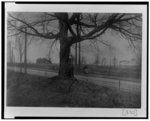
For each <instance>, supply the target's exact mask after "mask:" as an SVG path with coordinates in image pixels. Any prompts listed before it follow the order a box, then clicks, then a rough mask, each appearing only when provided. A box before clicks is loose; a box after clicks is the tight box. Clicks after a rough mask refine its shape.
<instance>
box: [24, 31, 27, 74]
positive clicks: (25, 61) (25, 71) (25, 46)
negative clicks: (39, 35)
mask: <svg viewBox="0 0 150 121" xmlns="http://www.w3.org/2000/svg"><path fill="white" fill-rule="evenodd" d="M25 31H27V29H26V30H25ZM24 42H25V44H24V73H25V74H26V73H27V34H26V33H25V41H24Z"/></svg>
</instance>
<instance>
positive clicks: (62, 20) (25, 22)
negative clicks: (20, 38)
mask: <svg viewBox="0 0 150 121" xmlns="http://www.w3.org/2000/svg"><path fill="white" fill-rule="evenodd" d="M19 14H20V13H19ZM22 14H24V15H26V16H25V17H26V19H22V18H21V17H18V13H9V18H10V19H9V21H8V24H9V25H10V26H11V27H12V28H13V29H15V30H17V31H16V34H17V33H26V34H28V35H31V36H36V37H41V38H45V39H49V40H50V41H54V42H55V41H56V40H59V43H60V56H59V57H60V58H59V59H60V65H59V77H61V78H72V77H73V74H72V75H70V73H69V72H70V68H69V65H70V61H69V55H70V48H71V46H72V45H73V44H75V43H78V42H81V41H86V40H91V41H94V40H95V39H96V38H98V37H101V36H102V35H103V34H104V33H105V34H107V31H110V30H111V31H112V30H113V32H116V36H118V35H120V36H122V37H124V38H125V39H126V40H128V41H129V42H130V43H132V44H133V43H134V41H137V40H141V38H142V35H141V33H142V32H141V25H142V24H141V22H142V15H141V14H126V13H112V14H111V13H110V14H109V13H107V14H104V13H22ZM13 21H18V22H19V23H21V24H19V25H16V24H14V23H13ZM26 28H27V31H25V29H26Z"/></svg>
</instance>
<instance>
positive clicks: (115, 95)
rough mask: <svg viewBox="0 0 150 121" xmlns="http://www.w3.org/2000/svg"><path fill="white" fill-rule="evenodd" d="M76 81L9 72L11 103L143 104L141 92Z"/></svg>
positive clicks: (8, 91)
mask: <svg viewBox="0 0 150 121" xmlns="http://www.w3.org/2000/svg"><path fill="white" fill-rule="evenodd" d="M68 82H69V83H68ZM72 82H73V81H72V80H71V81H66V80H65V81H64V80H58V79H57V77H53V78H45V77H40V76H34V75H25V74H21V73H16V72H12V71H8V73H7V105H8V106H38V107H40V106H42V107H44V106H50V107H105V108H120V107H121V108H140V106H141V96H140V94H139V95H135V94H129V93H125V92H120V91H118V90H112V89H109V88H106V87H100V86H97V85H94V84H93V83H90V82H84V81H81V80H78V81H74V83H72ZM71 84H72V86H69V85H71ZM65 85H68V86H67V87H65ZM68 87H70V88H68ZM69 89H70V91H69Z"/></svg>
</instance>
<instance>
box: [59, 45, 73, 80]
mask: <svg viewBox="0 0 150 121" xmlns="http://www.w3.org/2000/svg"><path fill="white" fill-rule="evenodd" d="M69 56H70V45H69V44H67V43H64V44H60V65H59V77H61V78H73V77H74V74H73V62H72V58H70V57H69Z"/></svg>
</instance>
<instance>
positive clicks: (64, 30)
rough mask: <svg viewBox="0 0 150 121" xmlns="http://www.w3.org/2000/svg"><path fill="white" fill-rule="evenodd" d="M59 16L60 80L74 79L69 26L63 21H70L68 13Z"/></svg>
mask: <svg viewBox="0 0 150 121" xmlns="http://www.w3.org/2000/svg"><path fill="white" fill-rule="evenodd" d="M57 16H59V18H60V20H59V29H60V38H59V40H60V55H59V56H60V65H59V77H60V78H73V76H74V74H73V62H72V58H70V57H69V56H70V47H71V45H72V44H71V43H70V42H69V41H67V38H68V25H67V23H66V22H64V21H63V20H65V21H67V20H68V14H67V13H60V14H59V13H58V14H57Z"/></svg>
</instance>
